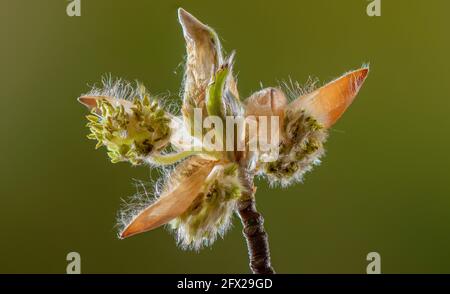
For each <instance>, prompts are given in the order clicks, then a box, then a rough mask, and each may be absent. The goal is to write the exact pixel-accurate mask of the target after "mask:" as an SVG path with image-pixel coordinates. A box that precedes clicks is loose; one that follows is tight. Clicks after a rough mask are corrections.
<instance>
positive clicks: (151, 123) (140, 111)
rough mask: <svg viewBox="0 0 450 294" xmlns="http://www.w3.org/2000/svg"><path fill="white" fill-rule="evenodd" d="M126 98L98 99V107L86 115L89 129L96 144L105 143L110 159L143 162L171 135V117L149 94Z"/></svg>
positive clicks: (165, 143) (163, 145)
mask: <svg viewBox="0 0 450 294" xmlns="http://www.w3.org/2000/svg"><path fill="white" fill-rule="evenodd" d="M121 101H125V102H128V101H127V100H119V99H117V101H116V102H117V103H115V101H114V100H107V99H98V100H97V107H96V108H94V109H93V110H92V113H91V114H90V115H88V116H86V118H87V119H88V120H89V123H88V124H87V127H88V128H89V129H90V131H91V133H90V134H89V135H88V138H89V139H92V140H97V141H98V143H97V145H96V148H99V147H101V146H106V148H107V149H108V156H109V157H110V158H111V162H113V163H116V162H120V161H129V162H131V163H132V164H133V165H139V164H142V163H143V162H144V160H145V158H147V157H149V156H151V154H152V153H154V152H156V151H159V150H161V149H163V148H164V147H165V146H166V145H167V143H168V142H169V139H170V134H171V131H170V127H169V123H170V118H169V117H168V116H167V114H166V113H165V111H164V110H163V109H162V108H160V107H159V106H158V102H157V101H152V102H150V99H149V98H148V96H144V98H143V99H142V100H141V99H137V98H135V99H134V101H133V102H132V103H131V102H128V103H129V104H130V105H127V104H125V105H124V103H120V102H121Z"/></svg>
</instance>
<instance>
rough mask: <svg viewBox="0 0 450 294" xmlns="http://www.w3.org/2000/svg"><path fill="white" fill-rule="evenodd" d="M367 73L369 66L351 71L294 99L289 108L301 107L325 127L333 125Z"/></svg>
mask: <svg viewBox="0 0 450 294" xmlns="http://www.w3.org/2000/svg"><path fill="white" fill-rule="evenodd" d="M368 74H369V67H368V66H365V67H363V68H361V69H358V70H355V71H351V72H349V73H346V74H344V75H343V76H342V77H340V78H338V79H336V80H334V81H332V82H330V83H328V84H327V85H325V86H323V87H321V88H319V89H317V90H315V91H313V92H312V93H309V94H307V95H305V96H302V97H299V98H297V99H296V100H294V101H293V102H292V103H291V105H290V106H289V108H291V107H292V108H295V109H297V108H303V109H305V110H306V111H308V113H309V114H311V115H313V116H314V118H315V119H317V120H318V121H319V122H320V123H321V124H322V125H323V126H324V127H325V128H330V127H331V126H333V125H334V124H335V123H336V122H337V121H338V119H339V118H340V117H341V116H342V114H343V113H344V112H345V110H346V109H347V108H348V107H349V106H350V104H352V102H353V100H354V99H355V97H356V95H357V94H358V92H359V90H360V89H361V86H362V85H363V83H364V81H365V80H366V78H367V75H368Z"/></svg>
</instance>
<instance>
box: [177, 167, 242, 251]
mask: <svg viewBox="0 0 450 294" xmlns="http://www.w3.org/2000/svg"><path fill="white" fill-rule="evenodd" d="M237 167H238V166H237V165H236V164H234V163H232V164H228V165H226V166H220V169H219V171H217V172H214V171H213V173H215V175H214V177H213V178H212V179H210V180H207V182H206V183H205V186H204V189H203V191H202V192H200V193H199V195H198V197H197V198H196V200H195V201H194V202H193V203H192V204H191V206H190V207H189V209H188V210H186V211H185V212H184V213H183V214H182V215H180V216H179V217H177V218H176V219H174V220H173V221H172V222H171V228H172V229H174V230H177V235H178V242H179V243H180V245H181V246H182V247H183V248H186V249H196V250H198V249H200V248H201V247H202V246H209V245H210V244H212V243H213V242H214V241H215V240H216V238H217V236H218V235H221V236H223V234H224V233H225V232H226V230H227V229H228V228H229V227H230V223H231V217H232V215H233V211H234V209H235V207H236V203H237V200H239V198H240V197H241V195H242V187H241V184H240V182H239V179H238V171H237Z"/></svg>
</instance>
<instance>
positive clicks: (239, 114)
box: [79, 9, 369, 273]
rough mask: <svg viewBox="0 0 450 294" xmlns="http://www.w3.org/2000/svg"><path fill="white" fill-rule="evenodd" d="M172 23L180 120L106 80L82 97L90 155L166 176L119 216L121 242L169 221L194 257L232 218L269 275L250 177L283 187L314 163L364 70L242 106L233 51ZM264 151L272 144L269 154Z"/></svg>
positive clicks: (138, 92) (185, 18) (191, 22)
mask: <svg viewBox="0 0 450 294" xmlns="http://www.w3.org/2000/svg"><path fill="white" fill-rule="evenodd" d="M178 16H179V21H180V24H181V26H182V29H183V34H184V38H185V41H186V51H187V60H186V67H185V76H184V81H183V97H182V98H183V105H182V109H181V113H182V115H181V116H176V115H175V114H172V113H171V112H170V111H169V110H168V109H166V107H164V106H163V101H159V100H158V99H157V98H155V97H152V96H151V95H150V94H149V93H148V92H147V90H146V89H145V88H144V87H143V86H142V85H140V84H137V86H136V87H133V86H131V85H130V84H129V83H126V82H123V81H121V80H117V81H112V80H105V81H104V82H103V86H102V88H100V89H96V88H95V89H93V90H92V91H91V92H89V93H88V94H85V95H82V96H81V97H80V98H79V101H80V102H81V103H82V104H84V105H86V106H87V107H88V108H89V109H90V110H91V114H90V115H88V116H87V119H88V121H89V123H88V125H87V126H88V127H89V130H90V134H89V135H88V138H89V139H93V140H96V141H97V146H96V147H97V148H99V147H101V146H105V147H106V149H107V150H108V156H109V157H110V158H111V161H112V162H113V163H116V162H120V161H128V162H130V163H131V164H133V165H141V164H145V163H147V164H149V165H151V166H152V167H160V168H162V170H163V171H166V173H165V174H166V177H165V178H164V179H163V181H162V182H163V184H162V185H161V186H160V185H155V189H154V190H155V191H154V193H153V195H149V193H147V192H146V191H144V193H140V194H138V195H137V196H136V197H135V198H134V199H133V201H132V204H130V205H127V206H126V207H125V208H124V210H123V211H122V212H121V213H120V214H119V224H120V226H121V228H120V232H119V236H120V238H126V237H129V236H133V235H136V234H139V233H142V232H146V231H149V230H153V229H155V228H158V227H160V226H162V225H166V224H167V225H168V228H169V229H170V230H173V231H174V232H175V235H176V238H177V242H178V243H179V245H180V246H181V247H182V248H184V249H194V250H199V249H201V248H202V247H203V246H209V245H211V244H212V243H213V242H214V241H215V240H216V239H217V237H219V236H220V237H222V236H223V235H224V234H225V233H226V231H227V230H228V229H229V227H230V225H231V223H232V217H233V214H234V213H235V212H236V213H237V214H238V215H239V217H240V218H241V221H242V224H243V226H244V231H243V232H244V236H245V237H246V240H247V245H248V251H249V257H250V267H251V269H252V271H253V272H254V273H274V270H273V268H272V266H271V263H270V254H269V246H268V238H267V234H266V232H265V230H264V227H263V218H262V216H261V214H260V213H258V212H257V210H256V206H255V191H256V188H255V187H254V183H253V179H254V177H255V175H257V174H260V175H263V176H265V177H267V179H268V180H269V181H270V183H271V184H281V185H282V186H287V185H289V184H291V183H294V182H296V181H299V180H301V179H302V176H303V174H304V173H306V172H307V171H309V170H311V168H312V167H313V166H314V165H315V164H318V163H319V159H320V157H321V156H322V155H323V154H324V148H323V145H324V143H325V140H326V138H327V130H328V129H329V128H330V127H331V126H332V125H333V124H334V123H335V122H336V121H337V120H338V119H339V117H340V116H341V115H342V114H343V113H344V112H345V110H346V109H347V108H348V106H350V104H351V103H352V102H353V99H354V98H355V96H356V95H357V93H358V91H359V89H360V88H361V86H362V84H363V82H364V81H365V79H366V77H367V74H368V72H369V69H368V67H363V68H361V69H358V70H355V71H352V72H349V73H347V74H344V75H343V76H342V77H340V78H338V79H336V80H334V81H332V82H331V83H329V84H327V85H325V86H323V87H321V88H318V89H307V90H305V89H301V88H298V89H297V88H296V89H290V90H289V92H288V94H289V96H294V97H289V98H291V99H288V98H287V97H286V95H285V94H284V92H283V90H282V89H280V88H267V89H262V90H261V91H259V92H257V93H254V94H253V95H251V96H250V97H249V98H248V99H246V100H245V101H241V100H240V97H239V93H238V90H237V82H236V78H235V77H234V75H233V60H234V53H232V54H231V55H230V56H229V57H224V56H223V53H222V47H221V44H220V41H219V38H218V36H217V34H216V33H215V32H214V30H212V29H211V28H210V27H208V26H207V25H205V24H203V23H201V22H200V21H199V20H197V19H196V18H195V17H193V16H192V15H191V14H189V13H188V12H186V11H184V10H183V9H179V11H178ZM230 118H232V119H233V120H235V121H237V119H238V118H243V119H245V125H244V126H243V127H242V126H239V125H238V124H234V123H233V124H230V121H233V120H230ZM207 121H208V123H206V122H207ZM224 125H225V126H226V128H225V130H223V129H222V127H223V126H224ZM205 126H206V127H205ZM219 126H220V128H219ZM252 130H253V131H252ZM261 134H262V136H261ZM203 137H207V138H208V139H211V140H209V141H205V140H202V139H203ZM206 142H208V143H206ZM267 144H269V145H270V144H272V145H275V147H276V151H277V154H275V155H276V156H273V154H272V153H271V151H273V150H271V149H270V152H269V151H268V150H269V149H265V148H264V146H265V145H267ZM215 146H216V147H217V146H222V147H224V146H227V147H226V148H212V147H215ZM252 146H254V147H255V148H252ZM242 147H243V148H242ZM272 147H273V146H272ZM144 190H145V189H144Z"/></svg>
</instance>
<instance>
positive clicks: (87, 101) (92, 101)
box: [77, 96, 97, 109]
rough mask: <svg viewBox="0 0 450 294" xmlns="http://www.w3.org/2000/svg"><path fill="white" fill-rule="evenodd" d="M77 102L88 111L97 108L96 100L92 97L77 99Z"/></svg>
mask: <svg viewBox="0 0 450 294" xmlns="http://www.w3.org/2000/svg"><path fill="white" fill-rule="evenodd" d="M77 100H78V102H80V103H81V104H83V105H84V106H86V107H87V108H89V109H92V108H94V107H96V106H97V99H94V98H93V97H88V96H82V97H79V98H78V99H77Z"/></svg>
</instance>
